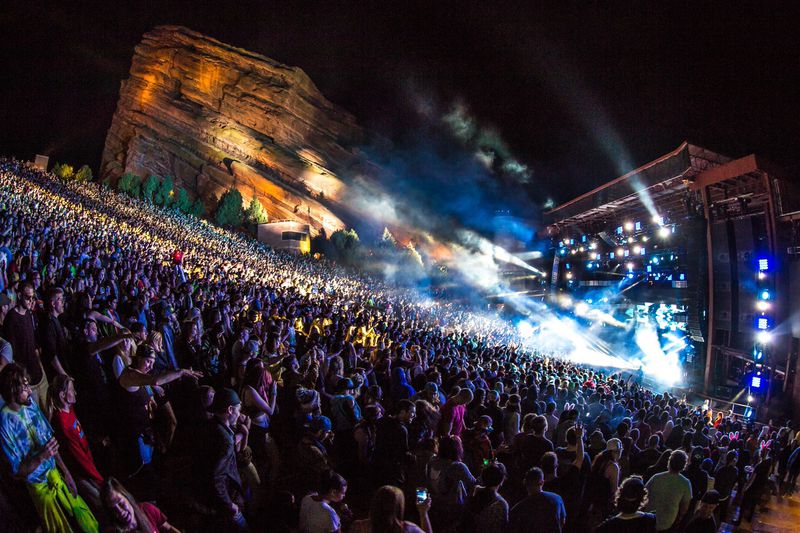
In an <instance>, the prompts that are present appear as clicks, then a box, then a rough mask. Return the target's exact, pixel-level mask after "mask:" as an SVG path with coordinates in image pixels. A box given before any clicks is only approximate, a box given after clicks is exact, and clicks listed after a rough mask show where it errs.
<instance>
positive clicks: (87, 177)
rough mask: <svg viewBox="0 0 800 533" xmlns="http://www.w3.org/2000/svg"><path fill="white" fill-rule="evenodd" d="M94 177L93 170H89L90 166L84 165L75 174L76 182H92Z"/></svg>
mask: <svg viewBox="0 0 800 533" xmlns="http://www.w3.org/2000/svg"><path fill="white" fill-rule="evenodd" d="M92 177H93V176H92V169H91V168H89V165H83V166H82V167H81V168H79V169H78V172H76V173H75V180H76V181H82V182H88V181H92Z"/></svg>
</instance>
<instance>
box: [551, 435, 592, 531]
mask: <svg viewBox="0 0 800 533" xmlns="http://www.w3.org/2000/svg"><path fill="white" fill-rule="evenodd" d="M566 437H567V442H568V443H570V444H571V445H572V450H570V451H568V450H567V449H566V448H559V452H561V455H557V454H556V453H554V452H547V453H545V454H544V456H542V461H541V464H542V471H543V472H544V476H545V482H544V487H543V488H544V490H545V491H547V492H553V493H555V494H558V495H559V496H561V499H562V500H563V501H564V508H565V509H566V512H567V520H568V526H567V529H568V530H572V531H577V530H578V527H577V524H576V522H575V520H576V519H577V518H578V511H579V508H580V504H581V500H582V498H583V487H584V482H585V481H586V476H584V475H583V465H584V461H586V462H587V463H588V459H587V457H586V455H585V452H584V451H583V426H573V427H571V428H569V429H568V430H567V435H566ZM570 441H571V442H570ZM565 456H569V457H571V458H570V459H566V457H565ZM561 457H565V458H564V459H561ZM588 466H589V465H588V464H587V467H588ZM587 475H588V471H587Z"/></svg>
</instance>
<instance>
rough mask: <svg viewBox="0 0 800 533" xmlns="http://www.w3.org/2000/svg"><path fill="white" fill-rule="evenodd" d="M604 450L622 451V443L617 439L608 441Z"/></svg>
mask: <svg viewBox="0 0 800 533" xmlns="http://www.w3.org/2000/svg"><path fill="white" fill-rule="evenodd" d="M606 450H611V451H614V452H620V451H622V441H621V440H619V439H608V441H607V442H606Z"/></svg>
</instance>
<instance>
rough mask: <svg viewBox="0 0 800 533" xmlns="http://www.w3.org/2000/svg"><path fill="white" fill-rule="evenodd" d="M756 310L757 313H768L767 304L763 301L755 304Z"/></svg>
mask: <svg viewBox="0 0 800 533" xmlns="http://www.w3.org/2000/svg"><path fill="white" fill-rule="evenodd" d="M756 309H758V310H759V311H768V310H769V302H765V301H764V300H760V301H758V302H756Z"/></svg>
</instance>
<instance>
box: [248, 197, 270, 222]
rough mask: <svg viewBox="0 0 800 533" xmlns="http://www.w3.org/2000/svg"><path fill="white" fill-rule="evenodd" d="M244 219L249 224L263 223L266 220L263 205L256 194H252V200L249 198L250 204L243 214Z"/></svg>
mask: <svg viewBox="0 0 800 533" xmlns="http://www.w3.org/2000/svg"><path fill="white" fill-rule="evenodd" d="M245 219H246V220H247V222H248V223H249V224H255V225H258V224H264V223H266V222H267V212H266V211H265V210H264V206H263V205H261V201H259V199H258V198H257V197H256V196H253V198H252V200H250V205H249V206H248V208H247V213H246V214H245Z"/></svg>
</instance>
